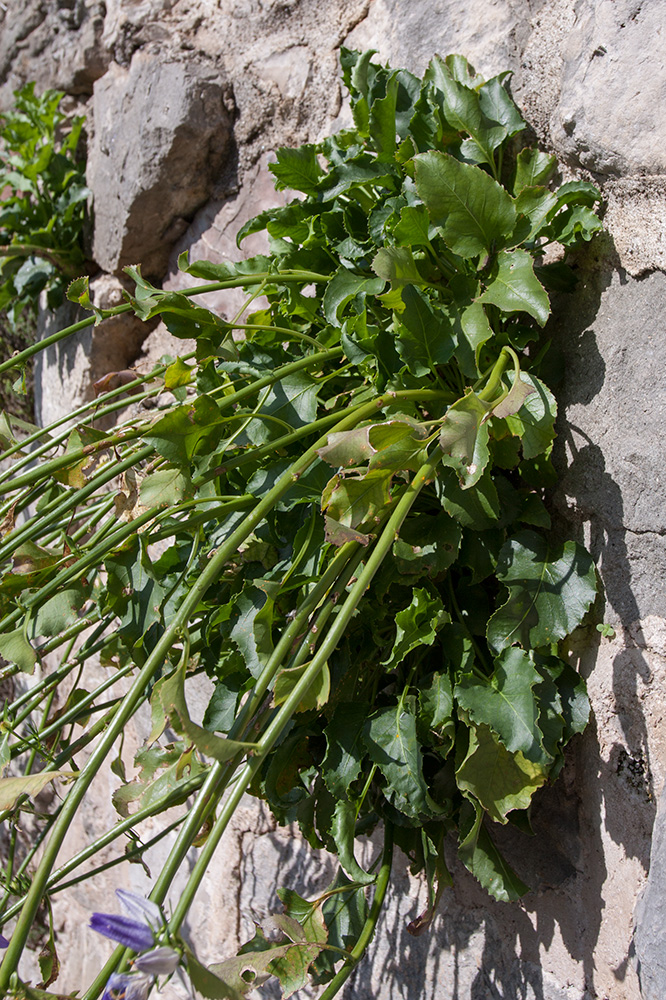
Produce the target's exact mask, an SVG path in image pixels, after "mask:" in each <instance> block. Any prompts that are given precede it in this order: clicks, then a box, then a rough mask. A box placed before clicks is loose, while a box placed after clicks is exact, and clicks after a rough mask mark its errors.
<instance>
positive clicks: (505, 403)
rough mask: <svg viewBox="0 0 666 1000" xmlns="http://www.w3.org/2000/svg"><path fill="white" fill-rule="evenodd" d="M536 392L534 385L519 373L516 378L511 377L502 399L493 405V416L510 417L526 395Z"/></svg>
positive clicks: (518, 408) (517, 409)
mask: <svg viewBox="0 0 666 1000" xmlns="http://www.w3.org/2000/svg"><path fill="white" fill-rule="evenodd" d="M533 392H536V389H535V387H534V385H533V384H532V383H531V382H529V381H528V380H527V379H526V378H523V377H522V373H520V375H519V377H518V378H515V376H514V378H513V382H512V385H511V388H510V390H509V392H508V393H507V395H506V396H505V397H504V399H503V400H502V401H501V402H500V403H498V404H497V405H496V406H493V416H494V417H497V418H498V419H501V418H502V417H510V416H511V415H512V414H513V413H518V411H519V410H520V409H521V407H522V405H523V403H524V402H525V400H526V399H527V397H528V396H529V395H530V394H531V393H533Z"/></svg>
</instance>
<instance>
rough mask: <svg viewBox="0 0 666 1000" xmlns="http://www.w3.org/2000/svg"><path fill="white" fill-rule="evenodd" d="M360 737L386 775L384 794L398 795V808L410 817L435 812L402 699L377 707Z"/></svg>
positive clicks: (410, 717)
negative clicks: (386, 705)
mask: <svg viewBox="0 0 666 1000" xmlns="http://www.w3.org/2000/svg"><path fill="white" fill-rule="evenodd" d="M363 738H364V742H365V746H366V749H367V751H368V754H369V756H370V759H371V760H372V762H373V763H374V764H377V766H378V767H379V770H380V771H381V772H382V774H383V775H384V777H385V778H386V781H387V786H388V787H387V788H386V790H385V794H386V795H387V797H388V798H389V799H390V800H391V801H394V800H395V798H396V796H397V797H398V802H399V808H400V810H401V811H402V812H404V813H405V814H406V815H407V816H409V817H411V818H412V819H419V818H420V817H422V816H423V815H424V814H425V815H426V816H432V815H433V814H436V813H437V811H438V810H437V807H436V806H435V804H434V802H433V801H432V799H431V798H430V795H429V794H428V787H427V785H426V783H425V779H424V777H423V765H422V761H421V748H420V746H419V741H418V740H417V737H416V717H415V715H414V714H413V712H412V711H411V709H409V708H408V707H407V705H406V704H402V702H398V704H397V705H390V706H388V707H386V708H380V709H378V710H377V711H376V712H374V713H373V714H372V715H371V716H370V718H369V719H368V720H367V721H366V724H365V729H364V733H363Z"/></svg>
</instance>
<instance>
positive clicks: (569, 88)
mask: <svg viewBox="0 0 666 1000" xmlns="http://www.w3.org/2000/svg"><path fill="white" fill-rule="evenodd" d="M665 32H666V8H665V7H664V5H663V4H658V3H657V4H654V3H652V4H649V3H641V2H639V0H617V2H615V3H607V2H606V0H594V2H590V0H579V2H578V3H577V5H576V20H575V24H574V26H573V28H572V30H571V32H570V33H569V35H568V38H567V40H566V42H565V45H564V50H563V70H562V91H561V98H560V102H559V107H558V109H557V112H556V115H555V116H554V120H553V123H552V129H553V137H554V139H555V145H556V148H557V150H558V152H560V153H561V154H562V155H565V156H566V157H567V158H568V159H570V161H572V162H574V163H576V164H579V165H580V166H583V167H585V168H586V169H588V170H591V171H593V172H595V173H598V174H603V175H618V174H627V173H631V174H636V173H648V174H659V173H663V172H664V171H665V170H666V153H665V152H664V143H663V137H664V135H665V134H666V104H665V103H664V93H665V91H666V63H665V61H664V47H663V41H662V39H663V37H664V33H665ZM659 136H661V137H662V141H659V140H658V138H657V137H659Z"/></svg>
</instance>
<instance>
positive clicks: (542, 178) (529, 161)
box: [513, 149, 557, 195]
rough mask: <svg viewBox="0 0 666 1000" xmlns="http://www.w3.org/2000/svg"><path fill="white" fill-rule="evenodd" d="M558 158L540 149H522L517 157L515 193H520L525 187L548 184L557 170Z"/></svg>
mask: <svg viewBox="0 0 666 1000" xmlns="http://www.w3.org/2000/svg"><path fill="white" fill-rule="evenodd" d="M556 167H557V159H556V158H555V157H554V156H551V155H550V154H549V153H542V152H541V150H540V149H521V151H520V152H519V153H518V156H517V157H516V177H515V180H514V182H513V193H514V194H515V195H518V194H520V192H521V191H522V190H523V188H526V187H534V186H538V185H543V184H547V183H548V181H549V180H550V178H551V177H552V176H553V174H554V172H555V168H556Z"/></svg>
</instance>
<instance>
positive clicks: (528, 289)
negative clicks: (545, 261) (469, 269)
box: [478, 250, 550, 326]
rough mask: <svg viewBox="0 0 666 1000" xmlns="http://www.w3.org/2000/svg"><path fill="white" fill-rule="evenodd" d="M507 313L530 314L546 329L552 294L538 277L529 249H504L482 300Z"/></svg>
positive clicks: (494, 266)
mask: <svg viewBox="0 0 666 1000" xmlns="http://www.w3.org/2000/svg"><path fill="white" fill-rule="evenodd" d="M478 301H479V302H490V303H492V305H495V306H499V308H500V309H502V310H503V311H504V312H506V313H514V312H526V313H529V315H530V316H533V317H534V319H535V320H536V321H537V323H538V324H539V326H543V325H544V324H545V322H546V320H547V319H548V317H549V315H550V300H549V298H548V293H547V292H546V289H545V288H544V287H543V285H542V284H541V282H540V281H539V279H538V278H537V277H536V276H535V274H534V262H533V261H532V258H531V257H530V255H529V254H528V253H527V252H526V251H525V250H502V251H501V252H500V253H499V255H498V257H497V260H496V261H495V263H494V265H493V269H492V271H491V274H490V280H489V282H488V285H487V287H486V290H485V291H484V292H483V294H482V295H481V296H479V299H478Z"/></svg>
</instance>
